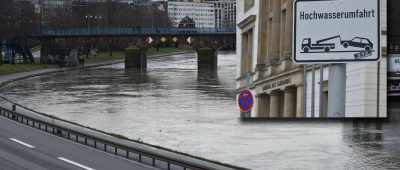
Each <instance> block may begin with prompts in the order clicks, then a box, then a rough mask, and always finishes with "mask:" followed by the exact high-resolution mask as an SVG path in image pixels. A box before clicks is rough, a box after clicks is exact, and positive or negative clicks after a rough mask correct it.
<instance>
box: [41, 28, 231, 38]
mask: <svg viewBox="0 0 400 170" xmlns="http://www.w3.org/2000/svg"><path fill="white" fill-rule="evenodd" d="M235 33H236V28H224V29H215V28H199V29H180V28H139V27H136V28H135V27H133V28H79V29H43V30H42V33H41V35H48V36H85V35H86V36H87V35H147V34H151V35H182V34H183V35H185V34H190V35H193V34H194V35H195V34H235Z"/></svg>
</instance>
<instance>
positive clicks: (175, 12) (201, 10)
mask: <svg viewBox="0 0 400 170" xmlns="http://www.w3.org/2000/svg"><path fill="white" fill-rule="evenodd" d="M168 16H169V18H170V20H171V21H172V25H173V26H174V27H178V26H179V22H181V21H182V19H183V18H185V17H189V18H191V19H192V20H193V21H194V22H195V25H196V28H215V13H214V4H209V3H194V2H168Z"/></svg>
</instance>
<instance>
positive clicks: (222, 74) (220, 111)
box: [0, 53, 400, 169]
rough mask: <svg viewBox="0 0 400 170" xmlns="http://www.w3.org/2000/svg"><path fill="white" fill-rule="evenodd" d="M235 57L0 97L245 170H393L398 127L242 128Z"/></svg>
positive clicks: (75, 77) (112, 73)
mask: <svg viewBox="0 0 400 170" xmlns="http://www.w3.org/2000/svg"><path fill="white" fill-rule="evenodd" d="M234 59H235V54H233V53H224V54H221V55H219V61H218V63H219V67H218V70H217V71H207V70H205V71H204V70H202V71H197V58H196V56H195V55H194V54H189V55H176V56H169V57H161V58H152V59H149V62H148V69H147V70H146V71H140V70H125V69H124V65H123V64H118V65H112V66H105V67H100V68H93V69H87V70H75V71H69V72H65V73H58V74H53V75H46V76H41V77H36V78H31V79H27V80H22V81H18V82H15V83H13V84H11V85H8V86H6V87H4V88H2V89H0V92H1V94H3V95H5V96H7V97H9V98H10V99H12V100H14V101H17V102H19V103H20V104H23V105H26V106H28V107H31V108H33V109H35V110H38V111H41V112H45V113H49V114H53V115H56V116H58V117H61V118H64V119H68V120H72V121H75V122H78V123H80V124H84V125H87V126H91V127H94V128H97V129H101V130H104V131H108V132H113V133H119V134H122V135H125V136H128V137H130V138H134V139H138V138H141V139H143V140H144V141H145V142H148V143H152V144H156V145H161V146H165V147H168V148H172V149H175V150H179V151H183V152H188V153H191V154H194V155H199V156H203V157H207V158H210V159H216V160H220V161H223V162H228V163H232V164H235V165H241V166H244V167H249V168H252V169H270V168H273V169H276V168H288V167H292V168H300V169H327V168H329V169H352V168H357V169H358V168H365V169H385V168H396V169H398V168H400V161H399V160H400V147H399V146H400V132H399V129H400V125H399V124H396V123H376V122H358V121H356V122H352V121H349V122H340V121H331V122H301V121H295V122H284V121H283V122H272V121H271V122H257V121H250V122H241V121H240V120H239V119H238V116H239V114H238V110H237V106H236V105H235V99H234V90H235V77H236V75H235V72H236V71H235V60H234Z"/></svg>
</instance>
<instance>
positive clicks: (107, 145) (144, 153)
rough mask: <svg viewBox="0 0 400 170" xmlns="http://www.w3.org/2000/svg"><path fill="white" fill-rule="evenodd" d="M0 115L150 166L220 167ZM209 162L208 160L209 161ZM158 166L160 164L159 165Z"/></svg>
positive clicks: (0, 109) (14, 114) (2, 112)
mask: <svg viewBox="0 0 400 170" xmlns="http://www.w3.org/2000/svg"><path fill="white" fill-rule="evenodd" d="M13 110H15V105H13ZM0 116H3V117H6V118H8V119H11V120H13V121H16V122H19V123H21V124H25V125H27V126H30V127H33V128H35V129H38V130H41V131H44V132H46V133H49V134H53V135H57V136H59V137H62V138H65V139H68V140H70V141H74V142H77V143H80V144H84V145H86V146H89V147H93V148H94V149H97V150H100V151H104V152H107V153H112V154H114V155H116V156H119V157H124V158H126V159H129V160H132V159H133V158H134V157H133V155H134V154H136V156H137V161H138V162H142V163H145V162H144V158H147V159H148V158H150V160H151V161H150V163H149V164H151V165H152V166H156V161H157V164H158V165H159V164H160V163H166V168H167V169H168V170H169V169H171V166H172V165H174V166H175V167H176V166H178V167H182V168H183V169H184V170H186V169H196V170H208V169H221V168H215V167H212V166H208V165H205V164H200V163H195V162H191V161H188V160H184V159H179V158H173V157H168V156H166V155H165V154H162V153H158V152H155V151H153V152H152V151H149V150H146V149H141V148H136V147H131V146H129V145H126V144H121V143H117V142H115V141H110V140H108V139H103V138H100V137H98V136H96V135H93V134H89V133H86V132H80V131H77V130H74V129H71V128H67V127H64V126H62V125H57V124H54V122H53V123H51V122H49V121H46V120H40V119H38V118H33V117H31V116H27V115H24V114H20V113H18V112H15V111H11V110H8V109H5V108H3V107H0ZM147 163H148V161H147ZM209 163H210V162H209ZM164 165H165V164H164ZM159 166H160V165H159ZM217 167H224V168H223V169H236V168H230V167H226V166H223V165H218V166H217Z"/></svg>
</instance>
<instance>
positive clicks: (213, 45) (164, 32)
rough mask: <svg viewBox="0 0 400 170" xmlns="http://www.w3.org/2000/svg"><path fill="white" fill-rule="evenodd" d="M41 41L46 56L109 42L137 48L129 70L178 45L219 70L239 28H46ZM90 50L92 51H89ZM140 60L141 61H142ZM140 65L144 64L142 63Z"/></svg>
mask: <svg viewBox="0 0 400 170" xmlns="http://www.w3.org/2000/svg"><path fill="white" fill-rule="evenodd" d="M31 37H33V38H37V39H40V41H41V43H42V46H41V47H42V53H43V54H44V55H51V56H58V57H61V58H63V56H69V53H70V52H68V51H71V49H79V48H82V47H84V48H86V49H90V48H92V47H96V46H97V45H98V44H99V43H102V44H103V46H104V44H105V43H106V44H107V46H108V49H109V52H110V55H112V51H113V50H112V49H119V50H124V49H125V48H127V47H131V46H134V47H137V48H136V49H139V51H138V52H136V53H137V55H138V56H136V57H135V59H132V60H130V59H126V62H125V63H130V64H128V65H126V66H127V67H130V66H132V67H135V68H146V67H147V59H146V58H147V51H148V49H149V48H151V47H161V46H175V47H179V46H180V47H182V46H183V47H190V48H192V49H194V50H195V51H196V52H197V54H198V66H199V68H210V69H215V68H217V53H218V51H219V50H220V49H222V48H224V47H228V48H231V49H234V48H235V45H236V28H225V29H210V28H196V29H181V28H139V27H132V28H78V29H43V30H42V31H41V33H40V34H37V35H33V36H31ZM85 51H88V50H85ZM138 57H139V58H138ZM138 62H140V63H138Z"/></svg>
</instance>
